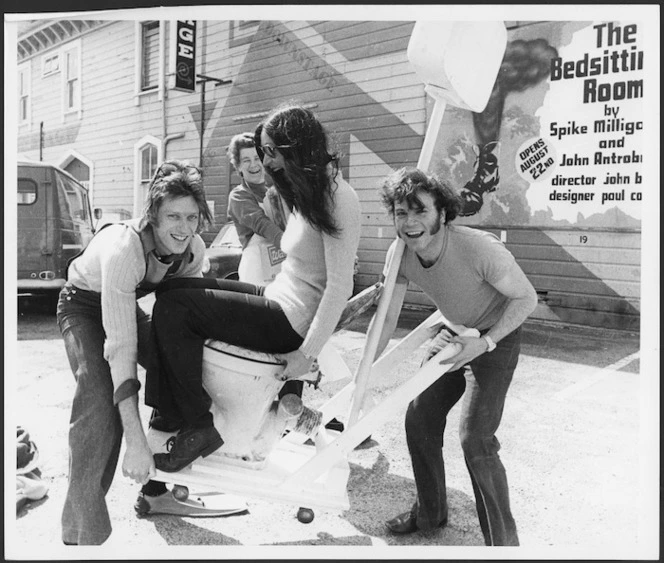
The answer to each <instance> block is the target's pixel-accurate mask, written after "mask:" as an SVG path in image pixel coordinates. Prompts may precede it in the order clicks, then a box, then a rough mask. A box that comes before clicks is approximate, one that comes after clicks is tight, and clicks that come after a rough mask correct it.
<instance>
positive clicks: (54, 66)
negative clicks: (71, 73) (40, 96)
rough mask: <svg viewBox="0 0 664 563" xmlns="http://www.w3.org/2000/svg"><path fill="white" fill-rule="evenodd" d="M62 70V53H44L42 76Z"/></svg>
mask: <svg viewBox="0 0 664 563" xmlns="http://www.w3.org/2000/svg"><path fill="white" fill-rule="evenodd" d="M56 72H60V53H51V54H50V55H44V58H43V59H42V76H50V75H51V74H55V73H56Z"/></svg>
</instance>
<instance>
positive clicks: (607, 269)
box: [518, 253, 641, 282]
mask: <svg viewBox="0 0 664 563" xmlns="http://www.w3.org/2000/svg"><path fill="white" fill-rule="evenodd" d="M518 263H519V265H520V266H521V268H522V269H523V271H524V272H525V273H526V274H528V275H538V276H552V277H568V278H588V279H597V278H599V279H601V280H606V281H609V280H610V281H629V282H639V281H640V279H641V276H640V273H641V272H640V268H638V267H634V266H631V265H626V266H624V265H619V264H600V263H594V264H589V265H588V266H586V265H585V264H583V263H582V262H579V261H572V260H567V261H556V260H549V259H548V256H546V254H545V253H543V254H542V256H541V257H540V258H539V259H535V260H530V259H528V260H523V259H520V260H518ZM589 266H592V270H591V269H590V268H589Z"/></svg>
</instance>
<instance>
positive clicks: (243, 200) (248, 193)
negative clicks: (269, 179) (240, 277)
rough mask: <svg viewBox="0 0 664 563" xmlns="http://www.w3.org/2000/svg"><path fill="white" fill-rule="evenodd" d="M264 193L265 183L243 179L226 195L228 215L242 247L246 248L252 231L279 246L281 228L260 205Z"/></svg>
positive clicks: (265, 189) (252, 233)
mask: <svg viewBox="0 0 664 563" xmlns="http://www.w3.org/2000/svg"><path fill="white" fill-rule="evenodd" d="M266 193H267V187H266V186H265V184H250V183H247V182H245V181H243V182H242V184H240V185H239V186H235V187H234V188H233V189H232V190H231V193H230V195H229V196H228V216H229V217H230V218H231V220H232V221H233V222H234V223H235V228H236V230H237V234H238V237H239V239H240V244H242V248H246V246H247V244H248V243H249V240H250V239H251V237H252V236H253V235H254V233H256V234H258V235H260V236H262V237H263V238H264V239H267V240H268V241H270V242H271V243H272V244H274V245H275V246H276V247H277V248H279V247H280V246H281V237H282V235H283V232H282V230H281V229H280V228H279V226H278V225H277V224H276V223H274V222H273V221H272V220H270V218H269V217H268V216H267V214H266V213H265V211H264V210H263V209H262V208H261V207H260V204H261V203H262V202H263V199H264V198H265V194H266Z"/></svg>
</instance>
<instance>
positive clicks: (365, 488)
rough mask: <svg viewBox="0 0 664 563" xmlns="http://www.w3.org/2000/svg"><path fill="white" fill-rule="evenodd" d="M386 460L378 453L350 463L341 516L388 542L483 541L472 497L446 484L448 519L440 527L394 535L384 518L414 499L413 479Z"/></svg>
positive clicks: (470, 542)
mask: <svg viewBox="0 0 664 563" xmlns="http://www.w3.org/2000/svg"><path fill="white" fill-rule="evenodd" d="M389 467H390V464H389V461H388V460H387V458H386V457H385V456H384V455H383V454H382V453H381V454H379V455H378V459H377V460H376V462H375V463H374V464H373V466H372V467H370V468H367V467H362V466H359V465H356V464H351V472H350V477H349V479H348V493H349V496H350V510H348V511H346V512H344V514H343V516H342V517H343V518H344V519H345V520H347V521H348V522H349V523H350V524H352V525H353V526H355V528H357V530H359V531H360V532H361V533H363V534H366V535H368V536H373V537H379V538H381V539H382V540H384V541H385V542H386V543H387V544H388V545H460V546H465V545H484V540H483V538H482V533H481V531H480V527H479V522H478V521H477V514H476V511H475V500H474V499H472V498H470V497H469V496H468V495H466V494H464V493H462V492H460V491H458V490H455V489H451V488H449V487H448V489H447V495H448V503H449V509H450V523H449V524H448V526H446V527H445V528H443V529H442V530H434V531H431V532H415V533H413V534H407V535H394V534H392V533H390V532H388V530H387V528H386V527H385V521H386V520H389V519H390V518H393V517H394V516H396V515H397V514H400V513H402V512H404V511H406V510H408V509H409V508H410V507H411V506H412V504H413V500H414V499H415V482H414V481H413V479H408V478H405V477H401V476H399V475H394V474H391V473H389Z"/></svg>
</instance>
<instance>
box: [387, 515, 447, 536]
mask: <svg viewBox="0 0 664 563" xmlns="http://www.w3.org/2000/svg"><path fill="white" fill-rule="evenodd" d="M385 525H386V526H387V529H388V530H389V531H390V532H392V533H393V534H412V533H413V532H417V531H418V530H419V528H418V527H417V518H416V516H415V515H414V514H413V512H412V511H411V510H409V511H408V512H404V513H403V514H399V516H395V517H394V518H392V520H388V521H387V522H385ZM445 526H447V518H445V519H444V520H443V521H442V522H441V523H440V524H438V526H437V527H438V528H444V527H445ZM423 531H428V530H423Z"/></svg>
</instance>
